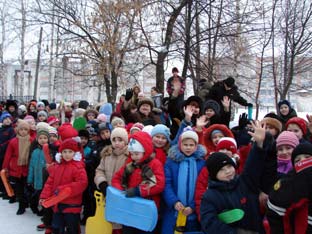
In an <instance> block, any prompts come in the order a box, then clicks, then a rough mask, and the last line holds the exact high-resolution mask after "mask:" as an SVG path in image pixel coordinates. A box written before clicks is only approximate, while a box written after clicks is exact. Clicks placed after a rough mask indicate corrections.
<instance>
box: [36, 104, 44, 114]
mask: <svg viewBox="0 0 312 234" xmlns="http://www.w3.org/2000/svg"><path fill="white" fill-rule="evenodd" d="M44 108H45V107H44V106H42V105H40V106H38V107H37V111H38V112H39V111H43V110H44Z"/></svg>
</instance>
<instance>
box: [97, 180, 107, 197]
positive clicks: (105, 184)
mask: <svg viewBox="0 0 312 234" xmlns="http://www.w3.org/2000/svg"><path fill="white" fill-rule="evenodd" d="M107 186H108V184H107V182H106V181H103V182H102V183H100V184H99V188H100V190H101V192H102V193H103V195H104V197H105V196H106V188H107Z"/></svg>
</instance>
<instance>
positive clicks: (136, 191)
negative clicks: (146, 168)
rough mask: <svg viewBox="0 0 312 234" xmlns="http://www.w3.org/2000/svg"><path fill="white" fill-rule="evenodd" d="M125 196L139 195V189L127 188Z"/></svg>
mask: <svg viewBox="0 0 312 234" xmlns="http://www.w3.org/2000/svg"><path fill="white" fill-rule="evenodd" d="M126 197H140V189H139V188H138V187H134V188H129V189H127V190H126Z"/></svg>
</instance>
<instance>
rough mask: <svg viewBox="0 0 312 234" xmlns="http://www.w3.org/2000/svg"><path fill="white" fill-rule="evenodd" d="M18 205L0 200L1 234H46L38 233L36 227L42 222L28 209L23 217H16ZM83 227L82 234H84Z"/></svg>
mask: <svg viewBox="0 0 312 234" xmlns="http://www.w3.org/2000/svg"><path fill="white" fill-rule="evenodd" d="M17 209H18V203H17V202H16V203H14V204H9V201H8V200H3V199H2V198H0V234H40V233H41V234H44V231H37V230H36V226H37V225H38V224H40V223H42V222H41V220H40V217H38V216H37V215H34V214H33V213H32V212H31V210H30V209H29V208H28V209H26V212H25V213H24V214H23V215H16V211H17ZM84 233H85V232H84V227H82V234H84Z"/></svg>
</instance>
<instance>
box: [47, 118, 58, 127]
mask: <svg viewBox="0 0 312 234" xmlns="http://www.w3.org/2000/svg"><path fill="white" fill-rule="evenodd" d="M59 122H60V120H59V119H58V118H56V117H55V116H50V117H49V118H48V119H47V123H48V124H49V125H52V124H55V123H59Z"/></svg>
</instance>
